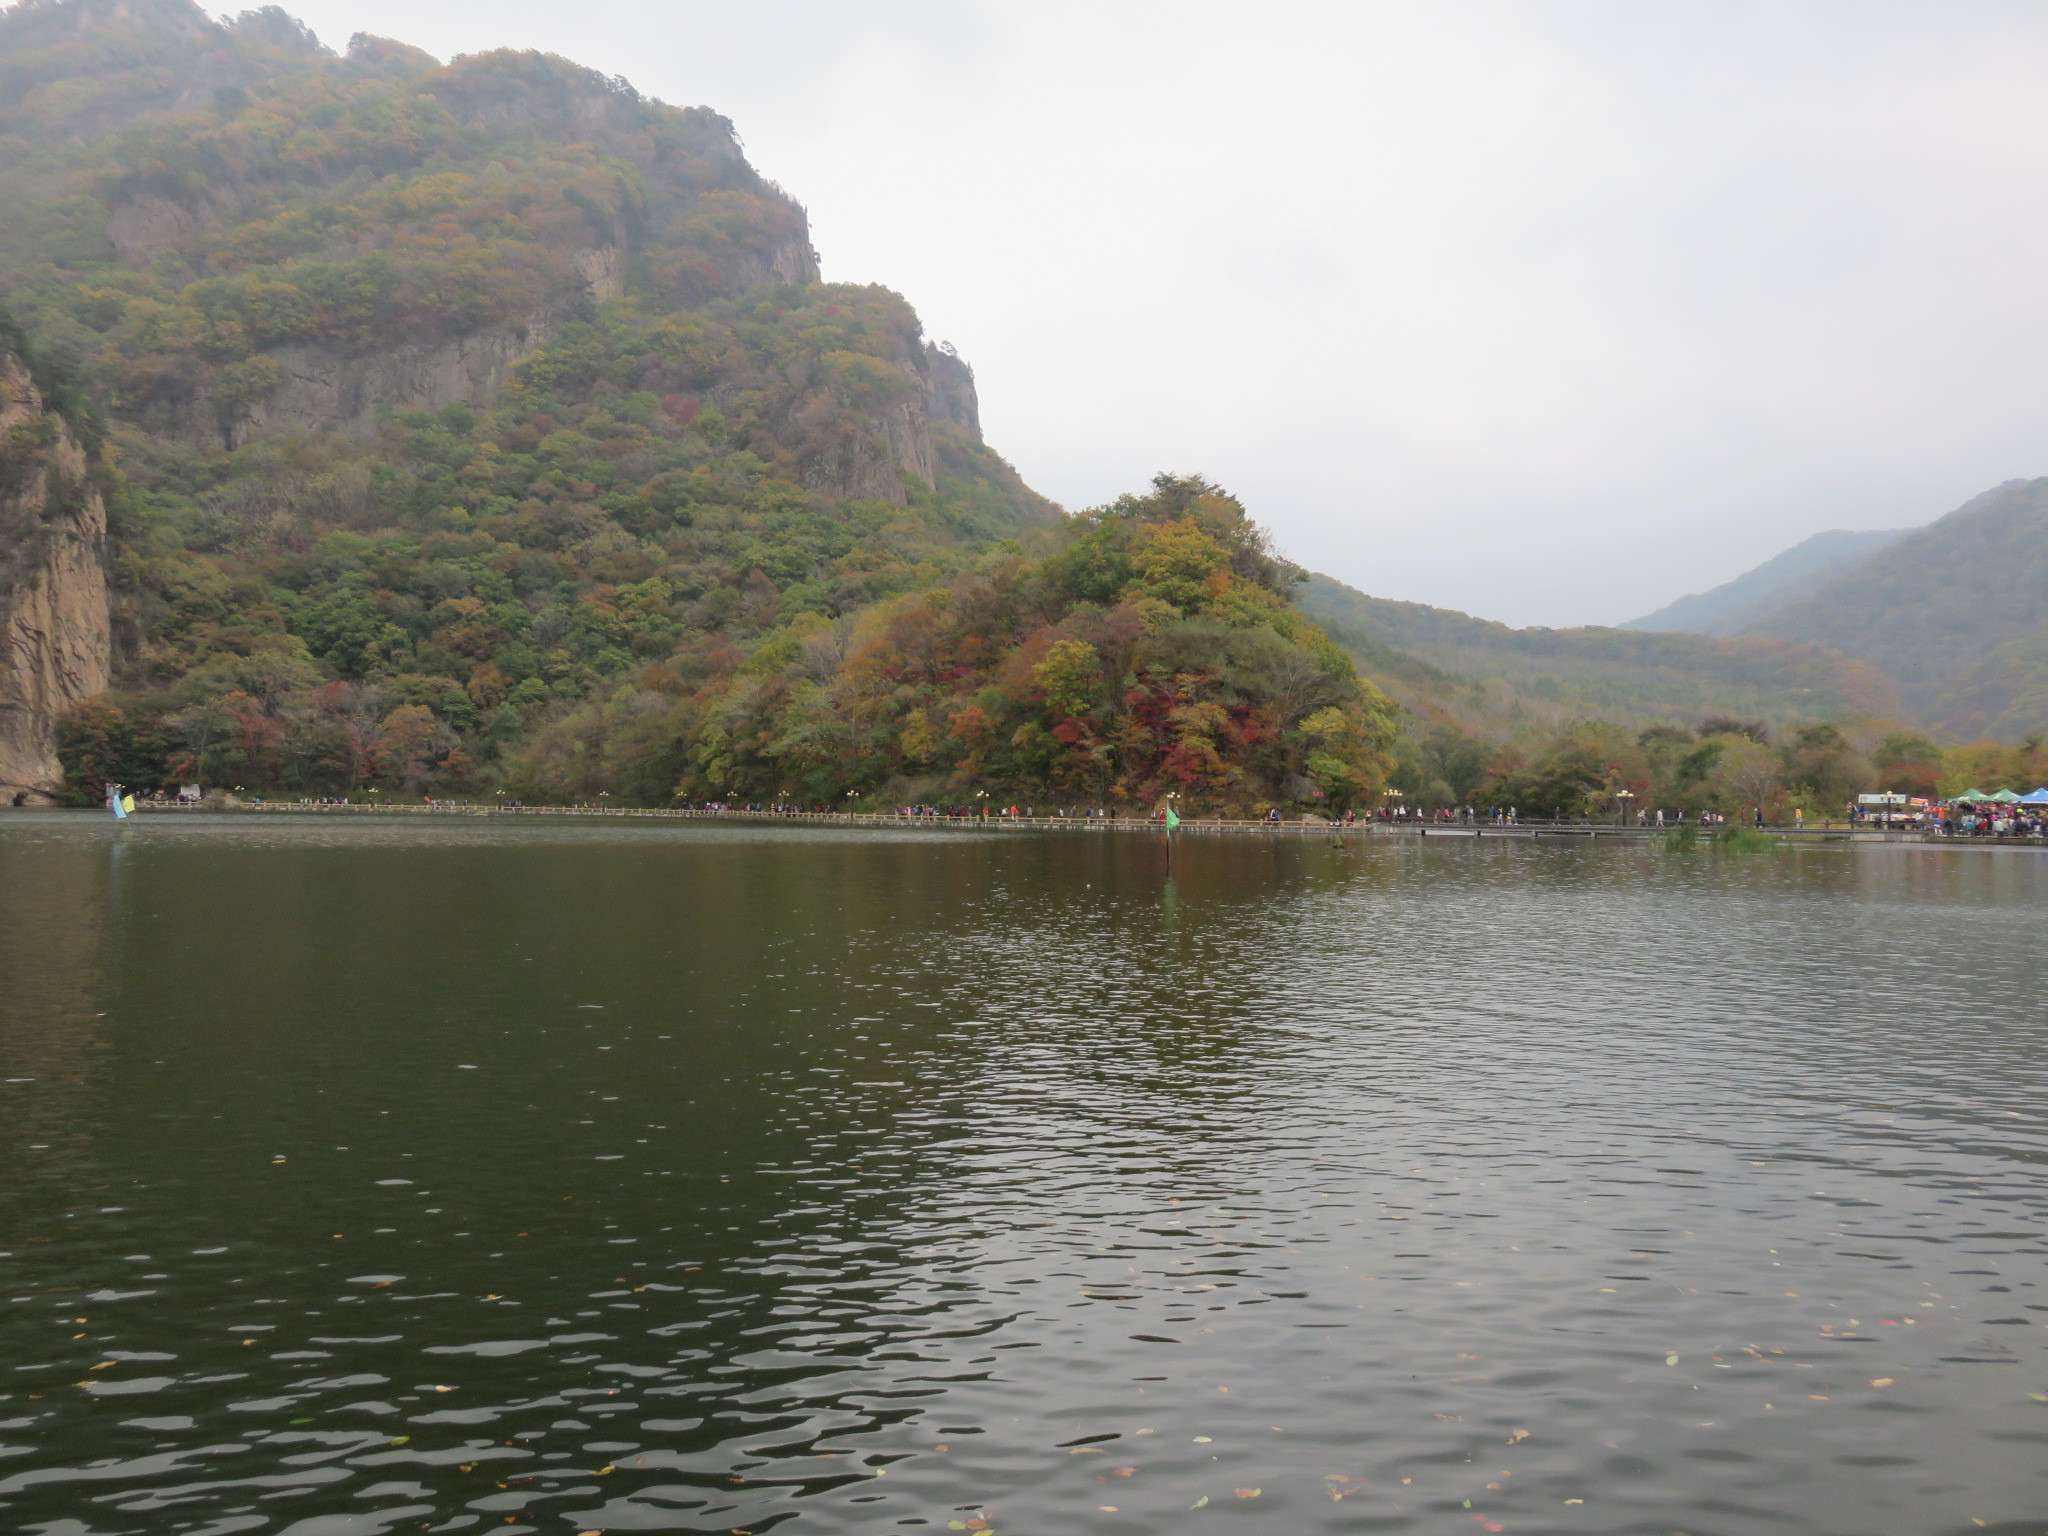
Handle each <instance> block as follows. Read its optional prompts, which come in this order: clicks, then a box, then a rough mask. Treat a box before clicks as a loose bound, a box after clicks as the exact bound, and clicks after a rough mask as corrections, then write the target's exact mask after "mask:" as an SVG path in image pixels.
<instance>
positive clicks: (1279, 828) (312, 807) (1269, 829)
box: [135, 801, 2048, 852]
mask: <svg viewBox="0 0 2048 1536" xmlns="http://www.w3.org/2000/svg"><path fill="white" fill-rule="evenodd" d="M145 813H147V814H149V815H184V816H190V815H221V816H425V817H447V818H451V819H452V818H460V817H472V818H484V819H491V820H508V819H513V818H519V817H539V818H569V817H575V818H582V819H585V820H593V819H595V820H607V821H701V822H712V823H725V824H728V825H736V826H748V825H761V824H769V825H785V824H786V825H791V826H819V827H844V828H848V829H850V830H852V829H862V830H884V829H887V830H897V831H904V830H908V831H924V832H933V833H941V832H974V833H992V832H1026V831H1032V832H1066V833H1082V834H1086V833H1097V834H1101V833H1126V834H1128V833H1148V834H1152V835H1155V836H1156V835H1158V834H1159V833H1160V832H1161V831H1162V828H1161V825H1160V823H1159V822H1158V821H1157V820H1154V819H1153V818H1150V817H1138V816H1044V815H1039V816H986V817H982V816H904V815H899V814H897V813H895V812H893V811H733V810H727V811H708V810H696V809H684V808H680V807H675V808H671V807H658V806H593V805H519V806H510V805H484V804H479V803H475V802H468V801H457V802H451V803H447V804H434V805H378V804H369V803H359V804H349V805H334V804H325V805H322V804H311V803H301V802H296V801H294V802H289V803H286V802H275V801H267V802H264V803H261V804H238V805H152V804H150V803H148V802H138V803H137V805H136V807H135V815H137V816H142V815H143V814H145ZM1179 830H1180V831H1181V832H1183V833H1187V834H1190V835H1193V836H1200V837H1215V836H1240V837H1242V836H1253V837H1256V836H1265V837H1292V838H1301V837H1328V838H1331V839H1335V840H1366V839H1388V838H1397V839H1398V838H1412V839H1415V840H1416V841H1421V840H1423V839H1426V838H1461V839H1466V840H1470V841H1475V842H1476V841H1481V840H1505V839H1513V840H1516V841H1524V842H1526V841H1532V840H1543V841H1551V842H1558V841H1577V842H1587V843H1592V842H1608V843H1616V842H1632V843H1653V842H1656V841H1658V840H1660V839H1662V838H1665V837H1668V836H1670V835H1672V834H1673V833H1674V832H1675V831H1676V830H1677V829H1676V828H1674V827H1669V826H1666V827H1616V826H1601V825H1598V824H1597V823H1589V822H1547V821H1524V822H1517V823H1511V824H1507V825H1495V824H1494V823H1492V822H1480V823H1477V824H1461V823H1456V822H1446V823H1440V824H1439V823H1423V824H1419V825H1418V824H1415V823H1405V824H1404V823H1401V822H1380V821H1360V822H1357V823H1354V824H1353V825H1350V826H1345V825H1342V824H1341V823H1335V822H1325V821H1309V820H1295V821H1264V820H1257V819H1236V818H1229V817H1194V816H1185V817H1182V818H1181V823H1180V828H1179ZM1763 833H1764V835H1765V836H1767V837H1770V838H1772V839H1774V840H1776V841H1778V842H1779V843H1780V844H1781V845H1783V846H1786V847H1800V846H1807V845H1823V846H1836V847H1887V848H1889V847H1905V848H1976V849H1986V850H1988V849H1999V848H2006V849H2014V850H2033V851H2037V852H2041V851H2048V840H2044V839H2034V838H1988V837H1987V838H1975V837H1968V838H1964V837H1939V836H1931V835H1929V834H1927V833H1924V832H1912V831H1899V830H1878V831H1854V830H1851V829H1850V828H1848V827H1846V826H1836V825H1825V826H1819V827H1766V828H1764V829H1763Z"/></svg>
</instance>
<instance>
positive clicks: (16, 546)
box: [0, 350, 110, 805]
mask: <svg viewBox="0 0 2048 1536" xmlns="http://www.w3.org/2000/svg"><path fill="white" fill-rule="evenodd" d="M91 469H92V466H91V465H90V463H89V462H88V460H87V457H86V453H85V450H84V449H83V448H81V447H80V446H79V443H78V440H77V438H76V437H75V436H74V435H73V433H72V432H71V429H70V428H69V427H68V426H67V425H66V424H65V422H64V421H63V419H62V418H61V417H60V416H58V415H57V413H56V412H55V411H53V410H51V409H50V408H49V407H48V405H47V404H46V403H45V401H44V399H43V396H42V392H41V391H40V390H39V389H38V388H37V386H36V384H35V381H34V379H33V378H32V377H31V376H30V373H29V370H28V366H27V364H26V362H25V361H24V360H23V359H22V358H21V357H20V356H18V355H17V354H15V353H13V352H11V351H4V350H0V805H30V804H44V803H47V802H48V801H49V800H50V799H51V798H52V797H53V796H54V794H55V792H56V790H57V788H58V786H59V785H60V784H61V782H62V780H63V772H62V770H61V768H60V767H59V766H58V762H57V720H58V717H59V716H60V715H61V714H63V712H64V711H65V710H66V709H69V708H70V707H71V706H72V705H74V704H78V703H81V702H83V701H84V700H86V699H89V698H91V697H93V696H94V695H95V694H99V693H103V692H105V691H106V687H107V681H108V659H109V648H110V640H109V624H108V604H107V573H106V564H105V551H106V542H107V509H106V505H105V502H104V501H103V500H102V498H101V495H100V492H99V490H98V489H97V487H96V486H95V485H94V484H93V479H92V474H91Z"/></svg>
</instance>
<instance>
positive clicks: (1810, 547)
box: [1621, 528, 1912, 635]
mask: <svg viewBox="0 0 2048 1536" xmlns="http://www.w3.org/2000/svg"><path fill="white" fill-rule="evenodd" d="M1910 532H1912V530H1911V529H1909V528H1892V529H1882V530H1873V531H1870V532H1865V533H1852V532H1849V531H1848V530H1846V529H1836V530H1834V531H1832V532H1828V533H1816V534H1815V535H1814V536H1813V537H1812V538H1810V539H1806V540H1804V541H1802V542H1801V543H1798V544H1795V545H1793V546H1792V547H1791V548H1790V549H1788V550H1785V551H1784V552H1783V553H1781V554H1777V555H1773V556H1772V557H1771V558H1770V559H1768V560H1766V561H1765V562H1764V563H1763V564H1762V565H1759V566H1757V567H1756V568H1755V569H1754V570H1751V571H1746V572H1744V573H1743V574H1742V575H1740V576H1738V577H1736V578H1735V579H1734V580H1733V581H1728V582H1723V583H1722V584H1721V585H1720V586H1718V587H1713V588H1710V589H1709V590H1707V591H1705V592H1695V593H1692V594H1691V595H1690V596H1687V597H1681V598H1679V599H1678V600H1677V601H1676V602H1673V603H1669V604H1666V605H1665V606H1664V607H1662V608H1659V609H1658V610H1657V611H1656V612H1655V613H1650V614H1645V615H1644V616H1643V617H1642V618H1639V619H1630V620H1629V621H1628V622H1627V623H1626V624H1623V625H1622V626H1621V627H1622V628H1623V629H1658V630H1679V631H1683V632H1686V633H1690V634H1695V635H1737V634H1741V633H1742V631H1743V629H1744V628H1745V627H1746V625H1748V624H1749V623H1751V622H1753V621H1754V620H1755V619H1756V618H1757V616H1758V615H1759V614H1760V613H1761V612H1762V611H1763V610H1765V609H1767V608H1771V607H1774V606H1783V605H1785V604H1787V603H1790V602H1794V601H1797V600H1798V599H1799V598H1800V597H1802V596H1803V595H1805V594H1807V593H1810V592H1812V591H1814V590H1815V589H1817V588H1819V587H1820V586H1822V585H1824V584H1825V583H1826V582H1827V581H1828V580H1829V579H1830V578H1832V577H1833V576H1835V575H1837V574H1839V573H1840V572H1842V571H1845V570H1847V569H1848V568H1849V567H1851V566H1853V565H1855V564H1857V563H1858V562H1859V561H1861V560H1864V559H1866V558H1868V557H1870V556H1872V555H1876V554H1878V553H1879V552H1881V551H1882V550H1884V549H1886V548H1888V547H1889V546H1891V545H1893V544H1896V543H1897V542H1898V541H1899V540H1900V539H1903V538H1904V537H1905V536H1906V535H1907V534H1908V533H1910Z"/></svg>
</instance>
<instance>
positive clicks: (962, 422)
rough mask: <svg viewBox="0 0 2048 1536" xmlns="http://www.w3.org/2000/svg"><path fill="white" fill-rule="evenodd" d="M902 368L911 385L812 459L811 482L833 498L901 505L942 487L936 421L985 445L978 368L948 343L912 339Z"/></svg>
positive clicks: (904, 354)
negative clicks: (918, 492)
mask: <svg viewBox="0 0 2048 1536" xmlns="http://www.w3.org/2000/svg"><path fill="white" fill-rule="evenodd" d="M900 366H901V367H902V368H903V370H904V372H905V373H906V374H907V375H909V380H908V382H909V384H910V386H911V387H910V388H908V389H906V390H905V391H904V392H903V394H902V395H900V396H899V397H898V398H896V399H895V400H893V401H892V402H891V403H890V404H888V405H886V406H883V407H881V408H879V409H878V410H876V411H875V412H874V413H873V414H872V415H871V416H870V417H869V418H868V419H867V421H866V422H865V423H864V424H862V425H860V426H858V427H857V428H856V429H855V430H854V431H852V432H851V433H849V434H848V435H847V436H846V437H845V438H844V439H843V440H841V441H840V442H839V443H838V444H836V445H835V448H834V450H833V451H832V452H830V453H828V454H825V455H822V456H820V457H819V458H818V459H817V460H815V461H814V462H813V463H812V465H811V466H810V472H809V474H808V475H807V479H808V481H809V483H811V484H813V485H816V486H818V487H819V488H820V489H822V490H827V491H830V492H831V493H833V494H834V495H838V496H848V497H852V498H854V499H856V500H861V501H887V502H894V503H895V504H896V505H898V506H901V505H903V504H904V503H906V502H907V501H908V500H909V499H910V495H911V492H912V491H913V490H914V489H922V490H926V491H930V490H935V489H937V486H938V471H939V467H940V453H939V447H938V443H937V441H936V439H935V438H934V435H933V424H934V423H935V422H936V423H944V424H946V425H948V426H951V427H956V428H958V429H959V430H960V431H962V432H965V433H966V434H967V436H968V437H969V438H970V439H971V440H972V441H974V442H975V443H979V442H980V441H981V405H980V402H979V400H978V399H977V398H976V396H975V392H974V370H973V369H972V368H969V367H968V366H967V363H966V362H965V360H963V359H962V358H961V356H960V354H959V353H957V352H955V351H954V350H953V349H952V347H951V346H948V345H934V344H932V343H929V342H927V343H924V344H922V345H920V344H918V343H917V341H916V339H915V337H914V336H912V337H909V338H906V341H905V347H904V352H903V354H902V356H901V360H900Z"/></svg>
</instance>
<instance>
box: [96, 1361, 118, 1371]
mask: <svg viewBox="0 0 2048 1536" xmlns="http://www.w3.org/2000/svg"><path fill="white" fill-rule="evenodd" d="M120 1363H121V1362H120V1361H118V1360H102V1361H101V1362H100V1363H99V1364H98V1365H96V1366H94V1367H93V1369H94V1370H96V1371H111V1370H112V1369H113V1368H114V1367H115V1366H117V1365H119V1364H120Z"/></svg>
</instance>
